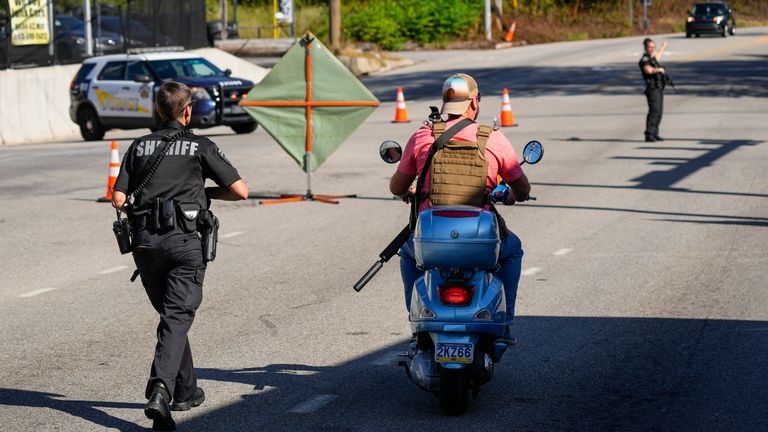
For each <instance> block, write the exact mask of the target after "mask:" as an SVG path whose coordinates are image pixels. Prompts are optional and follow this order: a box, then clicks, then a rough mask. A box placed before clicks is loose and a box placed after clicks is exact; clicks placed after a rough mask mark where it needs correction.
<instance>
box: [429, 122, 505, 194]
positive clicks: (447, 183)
mask: <svg viewBox="0 0 768 432" xmlns="http://www.w3.org/2000/svg"><path fill="white" fill-rule="evenodd" d="M432 131H433V132H434V134H435V139H438V138H439V137H440V135H442V134H443V132H445V123H443V122H437V123H433V125H432ZM492 131H493V129H492V128H491V127H489V126H484V125H480V126H479V127H478V129H477V141H476V142H472V141H459V140H453V139H452V140H449V141H448V142H446V143H445V146H443V148H441V149H440V150H438V151H437V152H436V153H435V156H434V158H433V159H432V167H431V168H430V170H431V171H430V175H431V176H430V179H431V180H430V183H431V184H430V187H429V201H430V202H431V203H432V205H433V206H435V205H468V206H473V207H483V206H484V205H485V204H486V203H487V202H488V197H487V194H486V192H485V184H486V178H487V176H488V161H487V160H486V159H485V145H486V143H487V142H488V137H489V136H491V132H492Z"/></svg>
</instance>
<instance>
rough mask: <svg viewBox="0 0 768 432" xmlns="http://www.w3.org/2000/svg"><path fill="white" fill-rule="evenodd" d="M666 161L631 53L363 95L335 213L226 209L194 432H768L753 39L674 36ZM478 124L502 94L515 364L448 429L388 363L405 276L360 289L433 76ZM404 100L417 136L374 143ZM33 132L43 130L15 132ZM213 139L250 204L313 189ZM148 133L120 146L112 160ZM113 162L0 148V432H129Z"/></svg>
mask: <svg viewBox="0 0 768 432" xmlns="http://www.w3.org/2000/svg"><path fill="white" fill-rule="evenodd" d="M669 41H670V46H669V51H668V54H667V57H666V58H665V59H664V60H665V61H664V63H666V65H667V66H668V70H669V71H670V73H672V74H673V78H674V79H675V81H676V84H677V92H676V93H675V92H668V94H667V98H666V101H665V114H664V119H663V122H662V126H661V133H662V136H664V137H665V138H667V140H666V141H664V142H659V143H650V144H649V143H645V142H643V141H642V138H643V134H642V133H643V127H644V119H645V112H646V106H645V99H644V96H643V95H642V82H641V79H640V77H639V71H638V67H637V61H638V59H639V57H640V51H641V38H628V39H616V40H601V41H591V42H573V43H559V44H551V45H540V46H530V47H524V48H517V49H510V50H503V51H495V52H487V51H466V52H450V53H445V52H440V53H411V54H408V55H411V56H412V57H414V58H416V59H417V60H421V61H422V62H421V63H419V64H417V65H415V66H412V67H409V68H406V69H401V70H398V71H394V72H390V73H387V74H383V75H381V76H376V77H370V78H367V79H366V80H365V82H366V84H367V85H368V86H369V87H370V88H371V89H372V90H373V91H374V92H375V93H376V94H377V95H378V96H379V97H380V98H381V99H382V100H383V101H385V103H383V104H382V106H381V108H380V109H378V110H377V111H376V112H375V113H374V114H373V115H372V116H371V117H370V118H369V120H368V121H367V122H366V123H365V124H364V126H363V127H361V128H360V129H359V130H358V131H357V132H356V133H355V134H354V135H353V136H352V137H351V138H350V139H349V140H348V141H347V142H346V143H345V144H344V145H343V146H342V147H341V148H340V149H339V150H338V152H337V153H336V154H334V156H333V157H332V158H330V159H329V160H328V161H327V162H326V164H325V165H324V166H323V167H321V169H320V170H319V171H318V173H317V175H315V176H314V182H313V189H314V191H315V192H316V193H332V194H342V193H343V194H346V193H354V194H358V195H359V198H358V199H349V200H344V201H343V202H342V204H340V205H337V206H333V205H327V204H320V203H298V204H284V205H274V206H259V205H258V204H257V200H256V199H255V198H254V199H252V200H249V201H247V202H243V203H223V204H217V205H216V207H215V210H216V211H217V213H218V214H219V216H220V219H221V221H222V230H221V234H222V241H221V243H220V247H219V256H218V258H217V261H216V262H214V263H213V264H211V265H210V266H209V270H208V274H207V277H206V281H205V299H204V301H203V305H202V307H201V309H200V310H199V313H198V316H197V319H196V322H195V325H194V326H193V328H192V332H191V341H192V349H193V352H194V355H195V363H196V366H197V367H198V368H199V377H200V384H201V385H202V386H203V387H204V388H205V390H206V393H207V394H208V400H207V401H206V402H205V404H204V405H203V406H201V407H200V408H195V409H193V410H192V411H190V412H187V413H181V414H177V415H176V419H177V422H178V423H179V430H186V431H208V430H217V431H227V430H231V431H244V430H254V431H255V430H263V431H296V430H301V431H372V430H391V431H401V430H441V431H448V430H450V431H459V430H470V429H475V430H491V429H492V430H514V431H561V430H562V431H635V430H638V431H639V430H642V431H703V430H707V431H761V430H768V389H767V388H766V386H765V383H766V382H768V368H766V367H765V356H766V353H767V352H768V289H766V288H768V270H766V269H768V254H766V252H768V211H766V210H767V209H768V180H766V176H765V173H766V171H765V167H766V166H768V142H767V141H768V123H767V122H766V120H768V117H766V115H767V113H768V99H766V98H767V97H768V62H767V61H766V60H767V59H768V28H752V29H740V32H739V34H738V35H737V36H736V37H729V38H725V39H723V38H719V37H712V38H699V39H685V38H684V37H682V36H680V35H671V36H669ZM459 70H461V71H468V72H470V73H473V74H475V76H476V77H477V78H478V81H479V83H480V88H481V92H482V94H483V101H482V113H481V120H483V121H485V122H491V121H492V118H493V116H495V115H498V111H499V107H500V93H501V90H502V89H503V88H504V87H508V88H509V89H510V92H511V95H512V107H513V111H514V113H515V118H516V121H517V123H518V124H519V127H516V128H510V129H504V132H505V134H506V135H507V136H508V137H509V138H510V140H511V141H512V143H513V144H514V146H515V148H516V150H517V151H518V153H519V152H520V151H521V149H522V147H523V145H524V144H525V142H527V141H528V140H530V139H538V140H540V141H542V142H543V143H544V145H545V148H546V151H545V158H544V160H543V161H542V163H541V164H540V165H537V166H532V167H527V168H526V172H527V174H528V176H529V178H530V179H531V180H532V182H533V183H534V186H533V187H534V191H533V194H534V195H536V196H537V197H538V201H536V202H534V203H525V204H522V205H516V206H514V207H510V208H504V209H503V210H502V211H503V214H504V215H505V216H506V218H507V221H508V223H509V225H510V226H511V227H512V228H513V229H514V231H515V232H516V233H518V235H519V236H520V237H521V238H522V240H523V244H524V248H525V259H524V263H523V268H524V276H523V278H522V281H521V286H520V294H519V299H518V307H517V310H518V313H519V318H518V321H517V329H516V333H517V337H518V339H519V340H520V344H519V345H518V346H517V347H515V348H514V349H513V350H511V351H510V352H509V353H508V354H507V355H506V357H505V358H504V361H503V362H502V363H501V364H500V365H499V367H498V368H497V375H496V376H495V378H494V380H493V381H492V382H491V383H490V384H489V385H487V386H486V387H485V388H484V389H483V391H482V392H481V393H480V396H479V398H478V399H477V400H476V401H473V402H472V403H471V405H470V410H469V412H468V413H467V414H466V415H465V416H463V417H459V418H448V417H444V416H443V415H442V414H441V413H440V411H439V406H438V403H437V400H436V399H435V398H434V397H432V396H431V395H429V394H427V393H424V392H422V391H421V390H419V389H418V388H416V387H415V386H414V385H412V384H411V383H410V382H408V380H407V378H406V377H405V374H404V373H403V371H402V370H399V369H397V368H396V367H395V366H394V353H396V352H398V351H402V350H404V349H405V341H406V340H407V339H408V337H409V334H410V328H409V325H408V322H407V317H406V313H405V310H404V306H403V300H402V288H401V285H400V282H399V272H398V265H397V262H396V261H397V260H393V262H390V263H389V264H388V265H387V266H386V267H385V269H384V270H383V271H382V272H381V273H380V274H379V276H377V277H376V278H375V279H374V280H373V281H372V282H371V283H370V284H369V285H368V287H366V289H365V290H364V291H363V292H361V293H359V294H358V293H355V292H354V291H352V288H351V286H352V284H353V283H354V282H355V281H356V280H357V278H358V277H359V276H360V275H361V274H362V272H364V271H365V270H366V269H367V268H368V266H369V265H370V264H371V263H372V262H373V261H374V259H375V258H376V256H377V254H378V253H379V251H380V249H381V248H382V247H383V246H384V245H386V244H387V243H388V242H389V240H390V239H391V238H392V237H393V236H394V235H395V234H396V233H397V232H398V231H399V228H400V227H401V226H402V225H403V224H404V222H405V220H406V217H407V212H408V210H407V207H406V206H404V205H403V204H402V203H399V202H398V201H395V200H392V199H391V197H390V196H389V194H388V192H387V179H388V177H389V176H390V175H391V173H392V172H393V169H394V168H393V166H390V165H386V164H384V163H383V162H381V161H380V160H379V158H378V154H377V151H376V150H377V148H378V145H379V143H380V142H381V141H382V140H384V139H386V138H392V139H396V140H398V141H400V142H405V141H406V140H407V138H408V136H409V135H410V133H411V132H412V131H413V130H414V128H416V127H417V126H418V125H419V121H420V119H422V118H424V117H426V114H427V106H428V105H430V104H437V103H438V101H437V99H438V97H439V90H440V83H441V82H442V80H443V79H444V78H445V76H447V74H448V73H449V72H453V71H459ZM397 86H403V87H404V88H405V95H406V98H407V100H408V109H409V114H410V116H411V118H412V119H413V122H412V123H410V124H404V125H403V124H397V125H393V124H391V123H390V121H391V119H392V118H393V115H394V104H393V103H392V102H391V101H393V100H394V97H395V88H396V87H397ZM29 121H35V119H29ZM208 132H210V134H211V135H212V136H213V139H214V140H215V141H217V142H218V143H219V144H220V146H221V147H222V148H223V149H224V151H225V152H226V153H227V154H228V156H229V158H230V159H231V160H232V161H233V163H234V164H235V165H236V166H237V167H239V168H240V172H241V174H242V175H243V177H244V178H245V179H246V180H247V182H248V183H249V185H250V187H251V190H252V192H253V195H254V196H255V197H256V196H271V195H275V194H279V193H288V192H299V193H301V192H303V191H304V189H305V178H304V177H303V174H302V173H301V171H300V170H299V169H298V167H297V166H296V165H295V164H294V163H293V161H292V160H291V159H290V158H289V157H288V156H287V155H286V154H285V153H284V152H283V151H282V150H281V149H280V148H279V147H278V146H277V145H276V144H275V143H274V142H273V141H272V140H271V138H269V137H268V136H267V134H266V133H265V132H264V131H262V130H257V131H256V132H254V133H253V134H250V135H246V136H237V135H233V134H231V133H230V132H229V131H228V130H227V129H224V128H217V129H212V130H210V131H208ZM143 133H145V131H118V132H112V133H109V134H108V138H116V139H119V143H120V148H121V151H124V150H125V148H126V147H127V146H128V144H129V143H130V138H131V137H134V136H137V135H139V134H143ZM108 158H109V142H108V141H104V142H98V143H83V142H57V143H48V144H42V145H28V146H20V147H8V148H0V245H2V247H1V248H0V278H1V279H0V280H1V281H2V283H0V431H32V430H35V431H37V430H41V431H49V430H61V431H92V430H105V429H112V430H121V431H131V430H143V429H144V428H147V427H149V426H150V422H149V421H148V420H146V419H145V418H144V415H143V412H142V408H143V403H144V399H143V390H144V385H145V380H146V377H147V374H148V367H149V362H150V360H151V356H152V349H153V346H154V341H153V335H154V327H155V325H156V317H155V313H154V311H153V310H152V308H151V306H150V305H149V302H148V301H147V299H146V297H145V294H144V293H143V290H142V288H141V286H140V284H139V283H138V282H137V283H134V284H131V283H129V282H128V278H129V277H130V275H131V271H132V270H133V264H132V261H131V258H130V257H128V256H121V255H119V254H118V252H117V250H116V247H115V244H114V238H113V236H112V233H111V229H110V228H111V220H112V219H111V218H113V217H114V213H113V212H112V211H111V210H110V208H109V207H108V206H107V205H106V204H98V203H95V202H94V199H95V198H97V197H99V196H102V195H103V194H104V188H105V186H104V184H105V180H106V175H107V162H108Z"/></svg>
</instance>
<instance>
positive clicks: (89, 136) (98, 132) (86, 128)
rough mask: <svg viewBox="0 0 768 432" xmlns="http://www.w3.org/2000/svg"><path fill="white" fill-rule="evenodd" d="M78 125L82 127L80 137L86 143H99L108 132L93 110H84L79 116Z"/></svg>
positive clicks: (88, 108)
mask: <svg viewBox="0 0 768 432" xmlns="http://www.w3.org/2000/svg"><path fill="white" fill-rule="evenodd" d="M77 124H78V125H79V126H80V135H82V136H83V139H85V140H86V141H98V140H100V139H102V138H104V132H106V130H105V129H104V126H102V125H101V121H99V115H98V114H96V111H94V109H93V108H90V107H86V108H83V109H82V110H81V111H80V113H79V114H78V116H77Z"/></svg>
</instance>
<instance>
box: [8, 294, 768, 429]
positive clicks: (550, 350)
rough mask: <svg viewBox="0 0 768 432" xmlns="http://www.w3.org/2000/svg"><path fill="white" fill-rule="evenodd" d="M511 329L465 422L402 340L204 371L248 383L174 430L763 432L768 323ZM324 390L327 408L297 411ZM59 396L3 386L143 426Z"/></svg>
mask: <svg viewBox="0 0 768 432" xmlns="http://www.w3.org/2000/svg"><path fill="white" fill-rule="evenodd" d="M638 289H643V288H642V285H641V283H640V282H638ZM516 334H517V336H518V339H519V341H520V344H519V345H518V346H517V347H515V348H514V349H513V350H511V351H510V352H508V354H507V355H506V356H505V358H504V361H503V362H502V363H501V364H500V365H499V367H498V368H497V371H496V376H495V378H494V380H493V381H492V382H491V383H490V384H489V385H487V386H486V387H484V389H483V391H481V393H480V397H479V399H478V400H476V401H473V402H472V403H471V404H470V410H469V412H468V414H467V415H465V416H463V417H445V416H443V415H442V414H441V413H440V411H439V406H438V403H437V400H436V398H434V397H432V396H431V395H430V394H428V393H425V392H423V391H421V390H419V389H418V388H417V387H416V386H414V385H413V384H411V383H410V382H409V381H408V379H407V378H406V376H405V374H404V372H403V371H402V370H401V369H399V368H397V367H395V366H394V364H393V363H394V362H389V364H386V365H384V364H383V363H384V362H382V361H381V360H382V358H384V360H387V358H390V359H392V360H394V358H393V351H397V350H404V349H405V341H401V342H399V343H397V344H395V345H391V346H387V347H383V348H382V349H380V350H378V351H375V352H371V353H369V354H366V355H364V356H361V357H358V358H355V359H353V360H351V361H348V362H345V363H341V364H338V365H333V366H322V367H321V366H311V365H304V364H273V365H269V366H266V367H253V368H244V369H233V370H229V369H216V368H201V369H198V376H199V378H200V379H201V380H202V385H203V386H205V381H206V380H214V381H222V382H232V383H239V384H246V385H248V386H249V387H252V390H248V391H245V392H244V393H243V394H242V395H241V399H240V400H239V401H237V402H235V403H232V404H230V405H225V406H223V407H219V408H215V409H213V410H212V411H209V412H205V413H202V412H201V413H200V414H198V415H196V416H195V417H192V418H189V419H187V420H185V421H182V422H180V424H179V430H180V431H211V430H216V431H241V430H268V431H272V432H274V431H297V430H298V431H374V430H375V431H403V430H414V429H425V430H427V429H429V430H448V429H450V430H520V431H543V430H546V431H592V430H600V431H670V430H674V431H691V432H693V431H695V432H698V431H702V430H708V431H709V430H722V431H728V432H737V431H750V432H751V431H756V430H768V417H766V416H765V415H764V414H765V412H768V388H767V387H766V386H764V385H763V384H764V383H765V382H768V368H765V367H764V365H765V361H764V355H765V352H764V351H765V347H766V346H768V322H766V321H736V320H710V319H667V318H613V317H558V316H521V317H519V318H518V320H517V323H516ZM355 340H356V338H355V337H348V338H347V339H346V342H347V343H349V344H354V343H355ZM264 348H265V347H262V348H261V349H264ZM297 349H299V350H300V349H301V344H297ZM307 355H308V357H310V358H311V353H307ZM319 395H330V396H331V397H329V399H330V402H328V404H327V405H324V406H321V407H320V408H318V409H317V410H316V411H311V410H309V411H310V412H306V413H303V414H302V413H295V412H291V409H292V408H294V407H296V406H297V405H298V404H301V403H302V402H306V401H307V400H311V399H312V398H314V397H317V396H319ZM209 396H211V398H210V399H211V400H215V399H216V397H215V395H209ZM61 397H62V396H60V395H55V394H49V393H40V392H35V391H27V390H17V389H0V406H18V407H33V408H51V409H55V410H59V411H62V412H65V413H68V414H70V415H73V416H76V417H80V418H83V419H85V420H88V421H90V422H93V423H94V424H97V425H100V426H103V427H105V428H116V429H119V430H121V431H128V430H141V428H139V427H138V426H137V425H134V424H132V423H129V422H126V421H123V420H120V419H117V418H114V417H112V416H109V415H107V414H105V413H103V412H102V411H100V410H99V408H105V407H111V408H129V409H136V410H139V409H141V408H142V407H143V405H141V404H138V403H114V402H98V401H80V400H66V399H60V398H61ZM202 409H204V408H201V410H202ZM193 415H194V411H193ZM40 426H42V429H48V428H49V427H51V426H52V425H47V426H48V427H46V425H40Z"/></svg>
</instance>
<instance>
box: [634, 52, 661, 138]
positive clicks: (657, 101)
mask: <svg viewBox="0 0 768 432" xmlns="http://www.w3.org/2000/svg"><path fill="white" fill-rule="evenodd" d="M639 65H640V72H641V73H642V74H643V80H645V97H646V99H648V116H647V117H646V118H645V139H646V140H650V141H656V140H657V139H658V138H659V123H661V114H662V111H663V110H664V76H663V75H664V74H662V73H656V74H646V73H645V70H644V69H643V68H644V67H645V66H646V65H650V66H651V67H654V68H658V67H661V66H660V65H659V62H658V61H657V60H656V57H653V56H650V55H648V54H643V56H642V57H641V58H640V63H639Z"/></svg>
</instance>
